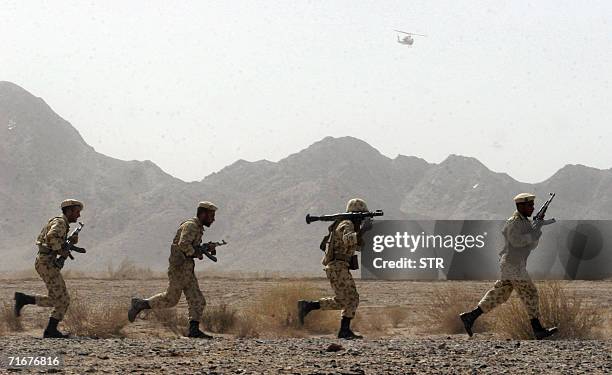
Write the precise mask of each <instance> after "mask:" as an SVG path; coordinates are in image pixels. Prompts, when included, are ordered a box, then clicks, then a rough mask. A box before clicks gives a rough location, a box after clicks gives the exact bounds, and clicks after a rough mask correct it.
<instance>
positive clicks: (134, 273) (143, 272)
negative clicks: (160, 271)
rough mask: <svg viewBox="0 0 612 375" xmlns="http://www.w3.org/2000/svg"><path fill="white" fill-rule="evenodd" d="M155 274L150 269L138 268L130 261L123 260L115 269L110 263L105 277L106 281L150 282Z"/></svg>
mask: <svg viewBox="0 0 612 375" xmlns="http://www.w3.org/2000/svg"><path fill="white" fill-rule="evenodd" d="M156 276H157V274H156V273H155V272H154V271H153V270H151V269H150V268H148V267H147V268H142V267H138V266H137V265H136V264H135V263H134V262H133V261H132V260H130V259H127V258H124V259H123V260H122V261H121V263H119V265H117V266H116V267H114V266H113V264H112V263H110V264H109V265H108V266H107V267H106V277H105V279H108V280H151V279H155V278H156Z"/></svg>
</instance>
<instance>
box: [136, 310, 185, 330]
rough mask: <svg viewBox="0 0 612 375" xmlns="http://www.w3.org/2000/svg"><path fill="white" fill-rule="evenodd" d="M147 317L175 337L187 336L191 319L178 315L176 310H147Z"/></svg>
mask: <svg viewBox="0 0 612 375" xmlns="http://www.w3.org/2000/svg"><path fill="white" fill-rule="evenodd" d="M146 313H147V314H146V317H147V318H149V317H151V318H152V320H153V321H156V322H158V323H159V324H161V325H162V326H163V327H165V328H167V329H168V330H170V331H171V332H173V333H174V334H175V335H179V336H185V334H186V333H187V330H188V327H189V319H188V318H187V317H185V316H183V315H182V314H177V311H176V308H169V309H155V310H147V311H146Z"/></svg>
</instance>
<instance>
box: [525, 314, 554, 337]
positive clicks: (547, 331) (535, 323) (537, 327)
mask: <svg viewBox="0 0 612 375" xmlns="http://www.w3.org/2000/svg"><path fill="white" fill-rule="evenodd" d="M531 328H533V335H534V336H535V338H536V340H542V339H545V338H547V337H549V336H552V335H554V334H555V333H557V331H558V330H559V329H557V327H552V328H544V327H542V324H541V323H540V320H539V319H537V318H535V319H531Z"/></svg>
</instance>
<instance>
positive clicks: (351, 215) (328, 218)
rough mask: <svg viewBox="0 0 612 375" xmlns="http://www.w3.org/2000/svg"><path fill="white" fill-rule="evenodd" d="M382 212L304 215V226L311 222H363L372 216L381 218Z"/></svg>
mask: <svg viewBox="0 0 612 375" xmlns="http://www.w3.org/2000/svg"><path fill="white" fill-rule="evenodd" d="M383 215H384V214H383V211H382V210H376V211H373V212H341V213H337V214H333V215H323V216H312V215H310V214H308V215H306V224H310V223H312V222H313V221H336V220H363V219H366V218H373V217H374V216H383Z"/></svg>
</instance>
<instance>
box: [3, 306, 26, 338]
mask: <svg viewBox="0 0 612 375" xmlns="http://www.w3.org/2000/svg"><path fill="white" fill-rule="evenodd" d="M0 325H3V327H4V328H5V329H6V330H8V331H10V332H21V331H23V330H24V328H23V323H22V322H21V318H19V317H16V316H15V312H14V310H13V304H12V303H7V302H4V303H2V309H1V310H0Z"/></svg>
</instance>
